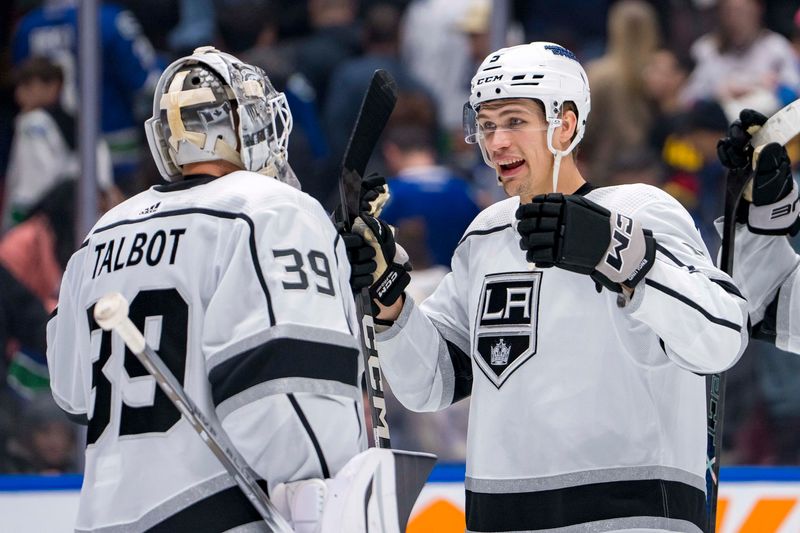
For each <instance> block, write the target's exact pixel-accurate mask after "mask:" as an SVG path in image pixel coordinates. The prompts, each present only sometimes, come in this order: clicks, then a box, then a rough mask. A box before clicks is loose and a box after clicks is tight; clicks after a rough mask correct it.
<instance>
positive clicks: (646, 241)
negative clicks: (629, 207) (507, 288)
mask: <svg viewBox="0 0 800 533" xmlns="http://www.w3.org/2000/svg"><path fill="white" fill-rule="evenodd" d="M516 217H517V219H518V220H519V222H518V224H517V231H518V232H519V234H520V236H521V238H520V248H522V249H523V250H525V251H526V254H525V256H526V258H527V259H528V261H529V262H531V263H536V266H538V267H541V268H547V267H551V266H557V267H559V268H563V269H565V270H570V271H572V272H577V273H579V274H588V275H589V276H591V278H592V279H593V280H594V281H595V282H596V283H598V284H600V285H602V286H604V287H606V288H607V289H609V290H612V291H614V292H622V285H625V286H626V287H628V288H630V289H632V288H634V287H635V286H636V284H637V283H639V282H640V281H641V280H642V279H643V278H644V276H645V274H647V272H648V271H649V270H650V268H652V266H653V262H654V260H655V239H654V238H653V235H652V233H651V232H650V231H648V230H644V229H642V227H641V225H640V224H639V223H638V222H636V221H635V220H633V219H631V218H629V217H626V216H624V215H622V214H619V213H612V212H611V211H609V210H608V209H606V208H605V207H603V206H600V205H598V204H596V203H594V202H592V201H591V200H587V199H586V198H584V197H583V196H577V195H567V196H564V195H563V194H560V193H551V194H547V195H538V196H535V197H534V198H533V200H532V201H531V203H529V204H523V205H521V206H520V207H519V208H518V209H517V213H516ZM598 289H599V287H598Z"/></svg>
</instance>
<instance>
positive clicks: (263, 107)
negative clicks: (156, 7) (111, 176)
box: [145, 46, 300, 189]
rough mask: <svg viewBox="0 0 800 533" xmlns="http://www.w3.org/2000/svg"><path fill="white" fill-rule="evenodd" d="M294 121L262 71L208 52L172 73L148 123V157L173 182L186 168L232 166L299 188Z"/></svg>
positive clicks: (171, 68)
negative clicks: (292, 155)
mask: <svg viewBox="0 0 800 533" xmlns="http://www.w3.org/2000/svg"><path fill="white" fill-rule="evenodd" d="M291 131H292V114H291V112H290V111H289V106H288V104H287V103H286V96H285V95H284V94H283V93H281V92H278V91H276V90H275V88H274V87H273V86H272V83H271V82H270V81H269V78H267V76H266V74H264V71H263V70H261V69H260V68H258V67H256V66H253V65H248V64H247V63H243V62H241V61H239V60H238V59H236V58H235V57H233V56H232V55H230V54H226V53H223V52H220V51H219V50H216V49H214V48H213V47H210V46H207V47H202V48H198V49H196V50H195V51H194V52H193V53H192V55H190V56H187V57H183V58H181V59H178V60H177V61H175V62H174V63H172V64H171V65H169V66H168V67H167V68H166V70H165V71H164V73H163V74H162V75H161V78H160V79H159V80H158V85H157V86H156V90H155V95H154V97H153V116H152V117H151V118H150V119H148V120H147V121H146V122H145V133H146V134H147V142H148V144H149V145H150V151H151V152H152V154H153V158H154V159H155V162H156V166H157V167H158V170H159V172H160V173H161V175H162V176H163V177H164V179H166V180H167V181H177V180H180V179H181V178H182V173H181V167H182V166H183V165H186V164H188V163H198V162H202V161H218V160H224V161H228V162H230V163H232V164H234V165H236V166H237V167H239V168H242V169H244V170H250V171H253V172H259V173H262V174H265V175H270V176H273V177H275V178H277V179H279V180H280V181H283V182H286V183H288V184H290V185H292V186H294V187H297V188H298V189H299V188H300V184H299V182H298V181H297V178H296V177H295V175H294V172H292V169H291V167H290V166H289V164H288V158H287V147H288V143H289V134H290V132H291Z"/></svg>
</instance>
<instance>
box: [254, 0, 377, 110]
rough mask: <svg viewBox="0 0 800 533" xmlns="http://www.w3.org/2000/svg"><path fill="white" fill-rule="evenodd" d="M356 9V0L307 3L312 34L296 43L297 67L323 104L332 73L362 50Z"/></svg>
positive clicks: (328, 0) (321, 0) (313, 0)
mask: <svg viewBox="0 0 800 533" xmlns="http://www.w3.org/2000/svg"><path fill="white" fill-rule="evenodd" d="M357 7H358V2H357V0H309V1H308V19H309V22H310V23H311V28H312V32H311V35H309V36H307V37H304V38H302V39H300V40H299V42H298V43H297V56H296V62H295V64H296V65H297V68H298V69H300V72H301V73H302V74H303V75H305V77H306V78H308V80H309V81H310V82H311V86H312V87H313V88H314V92H316V95H317V100H318V101H320V102H324V101H325V99H326V98H327V90H328V81H329V80H330V77H331V75H332V74H333V72H334V71H335V70H336V69H337V68H338V67H339V65H341V64H342V63H343V62H344V61H346V60H348V59H350V58H352V57H353V56H355V55H356V54H357V53H359V52H360V50H361V39H360V30H359V27H358V24H357V23H356V14H357ZM268 72H269V71H268Z"/></svg>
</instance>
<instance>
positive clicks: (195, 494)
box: [75, 474, 263, 533]
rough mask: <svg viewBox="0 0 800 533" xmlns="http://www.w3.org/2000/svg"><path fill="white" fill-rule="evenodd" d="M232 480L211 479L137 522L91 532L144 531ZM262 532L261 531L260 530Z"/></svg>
mask: <svg viewBox="0 0 800 533" xmlns="http://www.w3.org/2000/svg"><path fill="white" fill-rule="evenodd" d="M234 485H235V483H234V481H233V479H232V478H231V477H230V476H229V475H228V474H220V475H218V476H216V477H212V478H211V479H208V480H206V481H204V482H203V483H200V484H198V485H195V486H193V487H191V488H189V489H187V490H185V491H183V492H181V493H180V494H178V495H176V496H174V497H173V498H170V499H169V500H167V501H165V502H164V503H162V504H161V505H159V506H158V507H155V508H153V509H151V510H150V511H148V512H146V513H145V514H144V515H143V516H142V517H141V518H140V519H139V520H136V521H135V522H128V523H127V524H120V525H117V526H108V527H101V528H98V529H93V530H91V531H92V532H93V533H134V532H137V531H145V530H147V529H150V528H151V527H153V526H155V525H158V524H159V523H160V522H163V521H164V520H166V519H167V518H169V517H171V516H172V515H174V514H175V513H177V512H179V511H181V510H183V509H186V508H187V507H189V506H190V505H193V504H195V503H197V502H199V501H200V500H203V499H205V498H208V497H209V496H213V495H214V494H217V493H218V492H220V491H223V490H225V489H227V488H229V487H232V486H234ZM75 531H76V532H77V533H88V531H89V530H85V529H77V528H76V529H75ZM261 531H263V530H261Z"/></svg>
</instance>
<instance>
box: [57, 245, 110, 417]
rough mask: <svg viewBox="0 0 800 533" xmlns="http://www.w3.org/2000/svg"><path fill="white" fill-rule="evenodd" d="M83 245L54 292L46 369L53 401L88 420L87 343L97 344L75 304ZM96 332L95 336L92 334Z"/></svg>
mask: <svg viewBox="0 0 800 533" xmlns="http://www.w3.org/2000/svg"><path fill="white" fill-rule="evenodd" d="M85 250H86V248H82V249H81V250H78V252H76V253H75V255H74V256H73V257H72V259H71V260H70V262H69V264H68V265H67V269H66V271H65V272H64V277H63V279H62V281H61V290H60V292H59V295H58V308H57V309H56V310H55V311H54V312H53V315H52V317H51V318H50V321H49V322H48V323H47V370H48V372H49V373H50V390H51V392H52V394H53V398H54V399H55V401H56V404H57V405H58V406H59V407H60V408H61V409H62V410H63V411H64V412H65V413H66V414H67V416H68V417H69V418H70V419H71V420H72V421H74V422H78V423H80V424H87V423H88V416H89V410H88V405H89V401H88V395H89V394H90V391H89V388H88V386H89V385H88V383H89V380H90V379H91V378H90V374H91V369H90V367H91V361H90V360H89V357H90V355H89V354H90V352H91V348H90V347H91V346H95V345H98V346H99V342H100V335H102V334H103V333H102V332H101V331H100V330H98V331H97V332H96V333H93V334H92V338H91V342H90V343H89V345H88V346H87V344H86V343H85V342H83V340H84V339H89V338H90V337H89V321H90V320H92V317H91V316H90V315H89V314H87V310H86V309H82V308H81V307H80V305H78V301H77V298H76V295H77V291H78V288H79V284H80V280H81V271H80V270H81V269H80V266H81V263H82V260H83V256H84V252H85ZM95 335H96V337H95Z"/></svg>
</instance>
